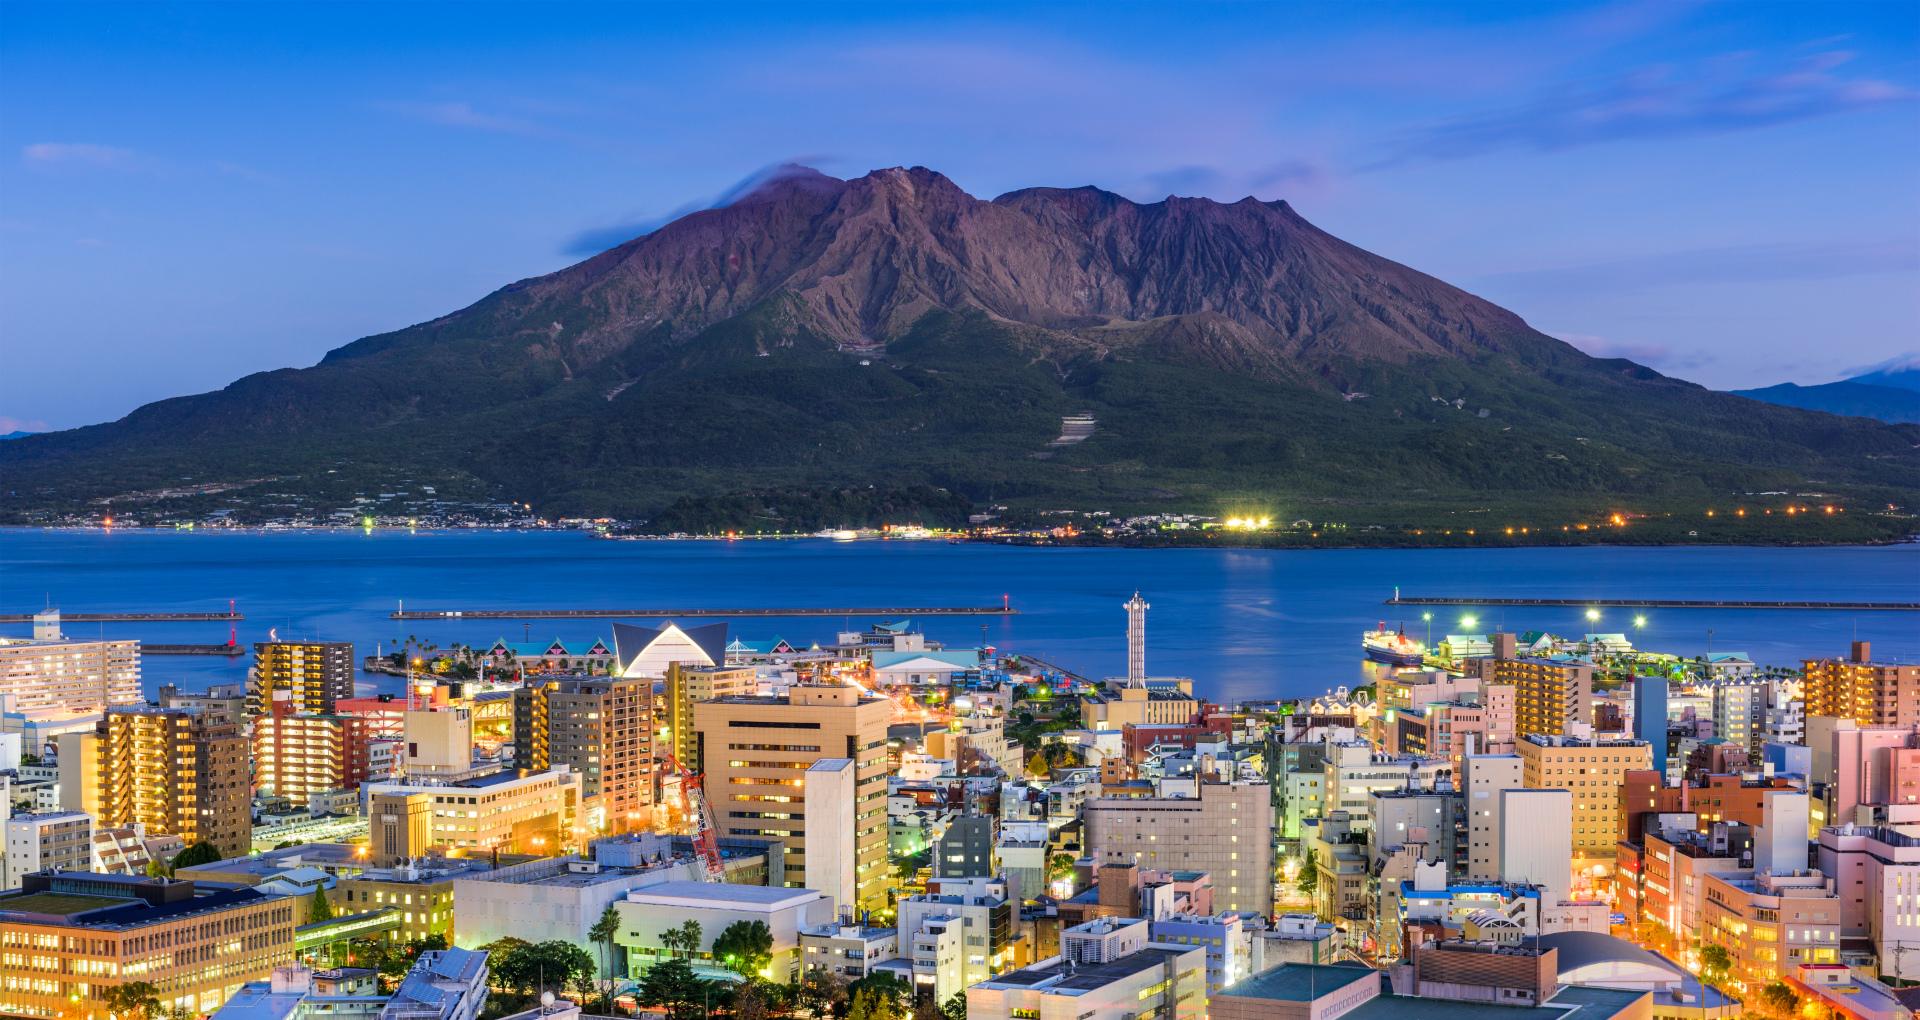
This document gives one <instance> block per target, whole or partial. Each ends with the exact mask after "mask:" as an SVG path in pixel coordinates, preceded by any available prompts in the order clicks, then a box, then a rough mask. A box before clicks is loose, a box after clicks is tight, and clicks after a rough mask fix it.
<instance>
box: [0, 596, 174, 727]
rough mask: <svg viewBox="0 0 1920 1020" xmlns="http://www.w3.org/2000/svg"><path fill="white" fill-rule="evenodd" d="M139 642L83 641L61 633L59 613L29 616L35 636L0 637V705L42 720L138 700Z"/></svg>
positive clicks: (97, 711) (54, 720)
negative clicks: (31, 618)
mask: <svg viewBox="0 0 1920 1020" xmlns="http://www.w3.org/2000/svg"><path fill="white" fill-rule="evenodd" d="M142 700H144V698H143V696H142V694H141V693H140V642H138V641H133V640H114V641H107V640H100V641H85V640H75V639H70V638H67V637H66V636H64V635H63V634H61V632H60V611H59V610H57V609H55V610H49V611H47V612H44V613H39V614H36V615H35V616H34V619H33V637H31V638H13V637H0V707H4V708H5V709H6V711H8V712H13V713H18V714H20V715H22V716H24V717H26V718H27V719H29V720H32V721H35V722H40V723H57V722H59V721H60V720H64V719H71V718H75V717H80V716H89V715H98V714H100V713H101V712H104V711H106V710H107V709H109V708H112V707H113V706H115V705H132V704H138V703H140V702H141V701H142Z"/></svg>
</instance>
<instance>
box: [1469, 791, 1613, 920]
mask: <svg viewBox="0 0 1920 1020" xmlns="http://www.w3.org/2000/svg"><path fill="white" fill-rule="evenodd" d="M1498 797H1499V802H1500V808H1499V811H1500V815H1501V819H1502V821H1501V824H1500V842H1499V847H1500V854H1499V857H1500V866H1499V875H1498V876H1496V877H1497V879H1498V880H1499V881H1501V882H1508V883H1514V884H1521V885H1533V886H1539V887H1540V888H1541V889H1542V890H1543V891H1544V892H1543V897H1542V898H1543V899H1546V900H1547V901H1548V902H1552V903H1558V902H1560V901H1561V900H1565V899H1567V898H1568V895H1569V894H1570V893H1571V891H1572V875H1573V868H1574V864H1575V863H1576V862H1574V858H1573V854H1572V846H1573V842H1574V838H1573V830H1574V828H1575V824H1574V823H1575V821H1576V811H1575V807H1574V805H1575V803H1576V802H1577V801H1578V799H1579V795H1578V794H1575V793H1573V792H1572V791H1569V790H1564V789H1537V790H1535V789H1508V790H1501V791H1500V792H1499V794H1498ZM1608 863H1609V864H1611V863H1612V862H1611V860H1609V862H1608Z"/></svg>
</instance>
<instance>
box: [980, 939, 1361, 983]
mask: <svg viewBox="0 0 1920 1020" xmlns="http://www.w3.org/2000/svg"><path fill="white" fill-rule="evenodd" d="M1194 951H1195V950H1193V949H1190V948H1186V947H1178V948H1176V947H1172V946H1165V947H1163V946H1154V945H1149V946H1147V947H1146V948H1145V949H1141V950H1139V951H1137V952H1133V953H1129V954H1127V955H1126V956H1123V957H1121V958H1120V959H1118V960H1112V961H1109V962H1107V963H1086V964H1077V965H1075V966H1073V967H1071V968H1069V967H1068V966H1067V965H1066V962H1065V961H1064V960H1062V959H1060V958H1059V957H1055V958H1054V959H1052V960H1050V961H1048V962H1046V963H1037V964H1034V965H1033V966H1031V967H1023V968H1021V969H1019V970H1016V971H1009V972H1008V973H1005V974H1002V975H1000V976H999V977H993V978H988V979H987V980H985V981H983V982H981V983H980V984H981V986H984V987H990V988H1039V989H1042V990H1044V991H1046V992H1048V993H1050V994H1054V995H1082V994H1084V993H1086V992H1091V991H1093V990H1095V989H1098V988H1103V987H1105V986H1107V985H1109V984H1112V983H1113V982H1115V981H1119V980H1121V979H1123V978H1128V977H1132V976H1133V975H1135V974H1138V973H1140V972H1142V971H1148V970H1159V969H1161V968H1163V967H1165V966H1166V965H1167V964H1168V963H1170V962H1171V961H1172V960H1174V959H1176V958H1178V957H1180V956H1182V955H1184V954H1186V953H1189V952H1194ZM1369 973H1371V972H1369Z"/></svg>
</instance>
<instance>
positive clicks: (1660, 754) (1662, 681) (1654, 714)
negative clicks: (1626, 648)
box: [1633, 676, 1667, 772]
mask: <svg viewBox="0 0 1920 1020" xmlns="http://www.w3.org/2000/svg"><path fill="white" fill-rule="evenodd" d="M1633 735H1634V736H1635V737H1638V738H1639V739H1641V740H1644V741H1646V742H1647V746H1648V747H1650V748H1652V753H1653V767H1654V768H1655V769H1656V770H1659V771H1662V772H1664V771H1666V768H1667V679H1666V677H1659V676H1637V677H1634V678H1633Z"/></svg>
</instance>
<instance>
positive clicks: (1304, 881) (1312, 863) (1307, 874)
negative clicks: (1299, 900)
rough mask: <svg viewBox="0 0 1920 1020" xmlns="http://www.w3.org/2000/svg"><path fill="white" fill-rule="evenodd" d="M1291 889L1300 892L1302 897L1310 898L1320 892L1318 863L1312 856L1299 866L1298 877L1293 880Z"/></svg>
mask: <svg viewBox="0 0 1920 1020" xmlns="http://www.w3.org/2000/svg"><path fill="white" fill-rule="evenodd" d="M1293 887H1294V888H1295V889H1298V890H1300V895H1302V896H1312V895H1313V894H1314V893H1316V892H1319V891H1320V862H1319V861H1318V860H1316V859H1315V858H1314V857H1313V856H1312V855H1309V856H1308V857H1307V862H1306V863H1305V864H1303V865H1301V866H1300V877H1299V878H1296V879H1294V882H1293Z"/></svg>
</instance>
